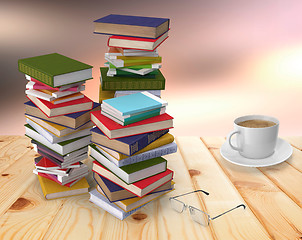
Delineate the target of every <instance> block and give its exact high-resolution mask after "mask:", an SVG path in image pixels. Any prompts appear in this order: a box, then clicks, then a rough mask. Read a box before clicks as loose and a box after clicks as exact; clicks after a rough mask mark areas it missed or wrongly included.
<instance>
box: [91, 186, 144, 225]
mask: <svg viewBox="0 0 302 240" xmlns="http://www.w3.org/2000/svg"><path fill="white" fill-rule="evenodd" d="M89 194H90V199H89V201H90V202H92V203H94V204H95V205H97V206H98V207H100V208H102V209H104V210H105V211H106V212H109V213H110V214H111V215H113V216H114V217H116V218H118V219H120V220H123V219H125V218H127V217H128V216H130V215H131V214H133V213H134V212H136V211H137V210H139V209H140V208H142V207H143V206H145V205H146V204H147V203H146V204H145V205H142V206H140V207H138V208H136V209H134V210H132V211H130V212H125V211H123V210H121V209H120V208H119V207H117V206H115V204H113V203H111V202H110V201H109V200H108V199H107V198H106V197H105V196H103V195H102V194H100V193H99V192H98V191H97V190H96V189H93V190H92V191H90V192H89Z"/></svg>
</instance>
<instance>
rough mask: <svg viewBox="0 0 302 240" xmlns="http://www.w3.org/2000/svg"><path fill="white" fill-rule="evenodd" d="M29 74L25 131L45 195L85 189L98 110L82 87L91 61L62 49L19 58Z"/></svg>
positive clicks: (98, 107) (35, 171) (90, 76)
mask: <svg viewBox="0 0 302 240" xmlns="http://www.w3.org/2000/svg"><path fill="white" fill-rule="evenodd" d="M18 67H19V71H20V72H22V73H24V74H25V77H26V79H27V80H28V82H27V84H26V91H25V93H26V94H27V98H28V99H29V101H28V102H26V103H25V116H26V122H27V124H26V125H25V129H26V136H28V137H29V138H31V139H32V140H31V142H32V144H33V146H34V149H35V151H37V152H38V153H39V154H40V157H37V158H35V167H36V168H35V169H34V171H33V172H34V173H35V174H36V175H38V179H39V182H40V185H41V188H42V191H43V194H44V196H45V198H46V199H52V198H59V197H65V196H70V195H77V194H82V193H85V192H86V193H87V192H88V188H89V185H88V183H87V181H86V178H85V176H86V175H88V167H87V166H86V165H85V164H83V163H82V162H81V161H83V160H85V159H87V157H88V145H89V143H90V139H91V133H90V129H91V127H92V126H93V123H92V122H91V121H90V112H92V111H94V110H100V104H99V103H94V102H93V101H91V100H90V99H89V98H88V97H86V96H85V95H84V94H82V93H81V91H83V90H84V89H85V85H84V84H85V82H86V80H89V79H91V78H92V66H90V65H87V64H85V63H82V62H79V61H76V60H74V59H71V58H68V57H66V56H63V55H60V54H58V53H53V54H47V55H42V56H36V57H31V58H25V59H20V60H19V61H18Z"/></svg>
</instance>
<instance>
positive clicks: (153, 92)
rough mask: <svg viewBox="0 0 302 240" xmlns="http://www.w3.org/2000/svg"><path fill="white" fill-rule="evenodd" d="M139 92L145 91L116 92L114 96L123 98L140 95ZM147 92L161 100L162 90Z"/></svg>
mask: <svg viewBox="0 0 302 240" xmlns="http://www.w3.org/2000/svg"><path fill="white" fill-rule="evenodd" d="M138 92H143V91H140V90H129V91H116V92H115V94H114V97H122V96H126V95H130V94H134V93H138ZM147 92H149V93H151V94H153V95H155V96H157V97H159V98H160V97H161V90H148V91H147Z"/></svg>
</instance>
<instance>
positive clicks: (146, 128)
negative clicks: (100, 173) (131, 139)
mask: <svg viewBox="0 0 302 240" xmlns="http://www.w3.org/2000/svg"><path fill="white" fill-rule="evenodd" d="M90 119H91V121H92V122H93V123H94V124H95V125H96V126H97V127H98V128H99V129H100V130H101V131H102V132H103V133H104V134H105V135H106V136H107V137H108V138H110V139H113V138H120V137H127V136H132V135H136V134H141V133H147V132H154V131H159V130H163V129H169V128H173V117H171V116H170V115H169V114H167V113H164V114H161V115H158V116H155V117H151V118H147V119H145V120H142V121H139V122H135V123H132V124H129V125H126V126H122V125H120V124H118V123H117V122H115V121H113V120H111V119H110V118H108V117H106V116H104V115H103V114H101V111H94V112H92V113H90Z"/></svg>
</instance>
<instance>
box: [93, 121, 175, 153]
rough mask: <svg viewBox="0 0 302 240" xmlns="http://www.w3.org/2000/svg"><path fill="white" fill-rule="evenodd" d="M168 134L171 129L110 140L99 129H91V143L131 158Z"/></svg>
mask: <svg viewBox="0 0 302 240" xmlns="http://www.w3.org/2000/svg"><path fill="white" fill-rule="evenodd" d="M168 132H169V129H164V130H159V131H155V132H149V133H142V134H137V135H133V136H129V137H122V138H116V139H112V140H110V139H108V138H107V137H106V135H105V134H104V133H103V132H102V131H101V130H100V129H99V128H97V127H95V128H93V129H91V133H92V138H91V141H92V142H95V143H97V144H99V145H102V146H105V147H108V148H110V149H114V150H116V151H118V152H120V153H123V154H125V155H127V156H130V155H133V154H135V153H136V152H138V151H140V150H141V149H143V148H144V147H146V146H147V145H149V144H151V143H152V142H154V141H155V140H157V139H159V138H160V137H161V136H163V135H165V134H166V133H168Z"/></svg>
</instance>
